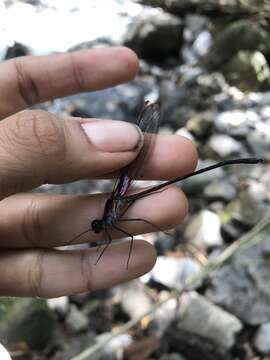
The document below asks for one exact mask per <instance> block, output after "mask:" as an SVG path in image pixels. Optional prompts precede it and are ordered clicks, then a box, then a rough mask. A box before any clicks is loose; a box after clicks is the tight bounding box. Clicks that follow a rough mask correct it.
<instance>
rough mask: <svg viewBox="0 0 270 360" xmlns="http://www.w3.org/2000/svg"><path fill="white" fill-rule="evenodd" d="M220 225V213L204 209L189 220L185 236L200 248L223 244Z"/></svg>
mask: <svg viewBox="0 0 270 360" xmlns="http://www.w3.org/2000/svg"><path fill="white" fill-rule="evenodd" d="M220 227H221V222H220V219H219V217H218V215H216V214H215V213H214V212H212V211H209V210H202V211H201V212H200V213H199V214H198V215H195V216H194V217H193V219H192V220H191V221H190V222H189V224H188V226H187V228H186V230H185V233H184V236H185V238H186V239H187V240H188V242H189V243H191V244H193V245H195V246H196V247H198V248H202V249H204V248H209V247H215V246H221V245H222V237H221V234H220Z"/></svg>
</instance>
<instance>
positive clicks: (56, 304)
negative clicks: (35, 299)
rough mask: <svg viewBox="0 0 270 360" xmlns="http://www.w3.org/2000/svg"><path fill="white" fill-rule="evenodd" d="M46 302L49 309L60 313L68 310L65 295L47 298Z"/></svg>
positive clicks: (63, 313) (62, 313)
mask: <svg viewBox="0 0 270 360" xmlns="http://www.w3.org/2000/svg"><path fill="white" fill-rule="evenodd" d="M47 304H48V307H49V308H50V309H51V310H53V311H56V312H58V313H60V314H61V315H65V314H66V313H67V312H68V308H69V301H68V297H67V296H61V297H58V298H53V299H48V300H47Z"/></svg>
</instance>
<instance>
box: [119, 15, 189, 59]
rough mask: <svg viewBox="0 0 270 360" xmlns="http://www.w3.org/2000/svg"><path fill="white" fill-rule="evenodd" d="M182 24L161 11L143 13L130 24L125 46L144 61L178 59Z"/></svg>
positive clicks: (178, 19)
mask: <svg viewBox="0 0 270 360" xmlns="http://www.w3.org/2000/svg"><path fill="white" fill-rule="evenodd" d="M182 32H183V24H182V21H181V19H180V18H178V17H176V16H174V15H171V14H169V13H165V12H162V11H153V12H151V13H145V14H144V15H143V16H141V17H140V18H138V19H137V20H136V21H134V22H133V23H132V24H131V27H130V29H129V30H128V33H127V36H126V40H125V45H127V46H129V47H131V48H132V49H133V50H134V51H135V52H136V53H137V54H138V55H139V56H140V57H142V58H144V59H160V60H166V59H168V57H176V58H178V57H179V52H180V49H181V45H182V36H183V35H182Z"/></svg>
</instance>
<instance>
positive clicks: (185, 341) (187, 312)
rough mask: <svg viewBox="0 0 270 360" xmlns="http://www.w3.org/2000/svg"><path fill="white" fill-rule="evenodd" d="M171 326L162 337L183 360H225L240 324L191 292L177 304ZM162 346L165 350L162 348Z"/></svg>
mask: <svg viewBox="0 0 270 360" xmlns="http://www.w3.org/2000/svg"><path fill="white" fill-rule="evenodd" d="M178 307H179V311H178V312H177V315H176V319H175V321H174V324H171V325H170V326H169V327H168V328H167V331H166V332H165V334H164V335H163V338H162V339H163V342H164V343H165V344H166V345H167V346H169V348H170V350H171V351H174V352H179V353H180V354H183V356H184V357H186V358H187V359H191V360H195V359H198V354H199V358H200V359H206V360H221V359H222V360H224V359H228V354H229V351H230V349H231V348H232V347H233V346H234V344H235V341H236V339H235V338H236V335H237V334H238V333H239V332H240V331H241V330H242V323H241V322H240V321H239V320H238V319H237V318H236V317H235V316H233V315H232V314H230V313H228V312H226V311H225V310H223V309H221V308H219V307H218V306H216V305H214V304H213V303H211V302H210V301H209V300H207V299H206V298H204V297H203V296H201V295H198V294H197V293H195V292H191V293H185V294H183V295H182V296H181V298H180V300H179V305H178ZM166 345H165V346H166Z"/></svg>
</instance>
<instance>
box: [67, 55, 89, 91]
mask: <svg viewBox="0 0 270 360" xmlns="http://www.w3.org/2000/svg"><path fill="white" fill-rule="evenodd" d="M68 56H69V58H70V67H71V74H72V75H73V79H74V82H75V86H76V88H77V91H78V92H83V91H85V86H84V82H83V76H82V74H81V70H80V66H79V64H76V62H75V57H74V54H73V53H72V52H71V53H69V54H68Z"/></svg>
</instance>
